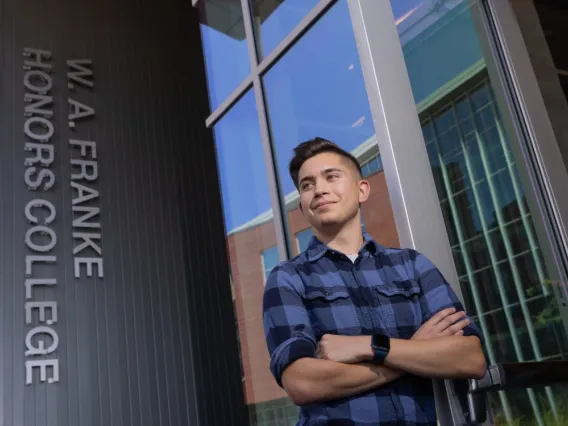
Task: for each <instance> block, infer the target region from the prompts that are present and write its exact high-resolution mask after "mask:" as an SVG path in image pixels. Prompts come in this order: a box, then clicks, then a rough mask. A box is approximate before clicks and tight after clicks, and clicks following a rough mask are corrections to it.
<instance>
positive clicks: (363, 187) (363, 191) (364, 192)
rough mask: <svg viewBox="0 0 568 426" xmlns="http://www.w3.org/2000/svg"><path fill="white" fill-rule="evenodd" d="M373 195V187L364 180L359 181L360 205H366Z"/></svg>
mask: <svg viewBox="0 0 568 426" xmlns="http://www.w3.org/2000/svg"><path fill="white" fill-rule="evenodd" d="M370 194H371V185H370V184H369V181H366V180H364V179H362V180H360V181H359V203H364V202H365V201H367V199H368V198H369V195H370Z"/></svg>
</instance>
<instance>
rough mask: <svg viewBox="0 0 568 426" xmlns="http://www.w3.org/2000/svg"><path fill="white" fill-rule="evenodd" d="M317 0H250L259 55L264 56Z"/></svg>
mask: <svg viewBox="0 0 568 426" xmlns="http://www.w3.org/2000/svg"><path fill="white" fill-rule="evenodd" d="M317 3H318V0H251V6H252V14H253V19H254V25H255V29H256V43H257V49H258V52H259V57H261V58H263V57H266V56H268V55H269V54H270V52H272V50H273V49H274V48H275V47H276V46H278V43H280V42H281V41H282V40H283V39H284V37H286V36H287V35H288V34H289V33H290V32H291V31H292V30H293V29H294V27H296V25H298V24H299V23H300V21H301V20H302V18H303V17H304V16H306V15H307V14H308V12H309V11H310V10H312V8H313V7H314V6H315V5H316V4H317Z"/></svg>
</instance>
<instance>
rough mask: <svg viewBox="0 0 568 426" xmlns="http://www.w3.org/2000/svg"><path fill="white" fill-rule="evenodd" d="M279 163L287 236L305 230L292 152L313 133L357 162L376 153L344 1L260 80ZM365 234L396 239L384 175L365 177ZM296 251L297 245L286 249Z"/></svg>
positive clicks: (395, 242) (392, 243) (390, 240)
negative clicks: (293, 175) (292, 173)
mask: <svg viewBox="0 0 568 426" xmlns="http://www.w3.org/2000/svg"><path fill="white" fill-rule="evenodd" d="M264 84H265V88H266V97H267V106H268V114H269V118H270V124H271V131H272V137H273V141H274V146H275V151H276V159H275V161H276V163H277V168H278V170H279V173H280V182H281V186H282V188H283V192H284V194H283V196H284V200H285V202H286V208H287V211H288V224H289V227H290V230H289V235H295V234H296V233H298V232H299V231H300V230H303V229H306V228H307V227H309V224H308V223H307V221H306V220H305V219H304V217H303V216H302V213H301V212H300V210H299V208H298V191H297V190H296V188H295V186H294V183H293V182H292V180H291V178H290V175H289V174H288V163H289V161H290V159H291V157H292V154H293V148H294V147H295V146H296V145H297V144H299V143H300V142H303V141H305V140H308V139H311V138H313V137H314V136H320V137H323V138H326V139H329V140H331V141H333V142H335V143H337V144H338V145H340V146H341V147H342V148H343V149H345V150H347V151H349V152H351V153H352V154H353V155H354V156H355V157H356V158H358V159H359V160H360V161H361V162H364V160H365V159H368V158H370V157H371V156H372V155H374V154H376V153H377V152H378V145H377V141H376V136H375V129H374V127H373V122H372V118H371V113H370V109H369V103H368V99H367V93H366V90H365V84H364V81H363V76H362V73H361V66H360V63H359V56H358V52H357V46H356V44H355V39H354V35H353V29H352V25H351V18H350V15H349V9H348V7H347V1H345V0H340V1H338V2H337V3H336V4H335V5H334V6H333V7H332V8H331V9H330V10H329V11H328V12H326V14H325V15H324V16H322V18H321V19H320V20H319V21H318V22H317V23H316V24H315V25H314V26H313V27H312V28H311V29H310V31H308V32H307V33H306V34H305V35H304V37H303V38H302V39H300V40H299V41H298V43H297V44H295V45H294V46H293V47H292V48H291V49H290V51H289V52H287V53H286V55H285V56H284V57H283V58H282V59H281V60H280V61H278V62H277V63H276V64H275V65H274V67H273V68H271V69H270V70H269V71H268V73H267V74H266V76H265V77H264ZM368 180H369V182H370V184H371V196H370V197H369V200H368V201H367V202H366V203H365V204H364V205H363V220H364V223H365V230H366V231H367V232H369V233H370V234H371V235H373V236H374V237H375V238H376V239H377V240H378V241H379V242H381V243H382V244H384V245H386V246H391V247H396V246H398V236H397V232H396V228H395V223H394V217H393V214H392V210H391V207H390V201H389V196H388V191H387V187H386V182H385V177H384V174H383V173H375V174H373V175H371V176H369V177H368ZM291 246H292V247H295V246H296V244H291Z"/></svg>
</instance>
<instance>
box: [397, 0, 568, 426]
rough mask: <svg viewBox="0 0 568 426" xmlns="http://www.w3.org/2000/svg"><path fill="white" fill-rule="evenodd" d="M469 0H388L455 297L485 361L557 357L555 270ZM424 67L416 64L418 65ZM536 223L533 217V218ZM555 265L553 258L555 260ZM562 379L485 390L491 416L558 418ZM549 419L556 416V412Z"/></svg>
mask: <svg viewBox="0 0 568 426" xmlns="http://www.w3.org/2000/svg"><path fill="white" fill-rule="evenodd" d="M482 6H483V5H482V3H481V1H466V0H462V1H456V0H454V1H449V0H448V1H433V0H432V1H430V0H404V1H401V0H391V7H392V10H393V13H394V18H395V20H396V24H397V29H398V33H399V38H400V42H401V45H402V50H403V54H404V59H405V62H406V66H407V70H408V75H409V78H410V83H411V87H412V92H413V95H414V100H415V103H416V107H417V112H418V116H419V119H420V122H421V126H422V131H423V135H424V140H425V143H426V148H427V152H428V156H429V160H430V165H431V167H432V173H433V175H434V180H435V183H436V188H437V192H438V198H439V202H440V205H441V207H442V211H443V215H444V220H445V223H446V227H447V230H448V236H449V239H450V245H451V247H452V252H453V256H454V261H455V264H456V268H457V271H458V275H459V283H460V286H461V289H462V292H463V297H464V302H465V306H466V308H467V310H468V311H469V313H470V314H471V315H472V316H473V318H475V320H476V321H477V323H478V324H479V325H480V326H481V328H482V330H483V332H484V334H485V337H486V345H485V350H486V355H487V357H488V360H489V362H490V363H491V364H495V363H498V362H519V361H532V360H537V361H540V360H554V359H566V358H567V356H568V343H567V330H566V327H565V324H564V323H563V321H562V318H561V315H560V310H559V302H560V300H559V298H558V297H557V296H558V291H559V290H560V287H562V284H561V282H560V281H558V277H559V276H560V277H562V276H563V275H564V272H565V271H563V270H559V269H558V266H557V265H556V263H555V256H554V255H552V253H554V251H555V250H556V247H555V246H554V243H551V241H550V240H549V238H548V237H547V234H546V232H538V231H537V230H545V229H548V217H547V216H543V215H542V213H541V211H540V210H539V209H538V208H536V207H537V206H538V205H539V202H538V201H539V200H540V199H541V198H540V194H539V193H535V192H534V189H533V188H532V187H526V185H525V184H524V183H523V182H526V180H525V181H522V180H521V178H520V173H525V174H527V173H528V170H527V169H526V168H525V164H524V163H522V162H518V155H515V152H514V150H513V149H512V148H513V147H514V146H513V145H512V143H519V142H520V143H523V142H524V141H522V140H521V141H519V138H518V135H519V134H518V133H513V132H512V128H513V127H511V125H510V124H511V123H513V121H514V120H513V115H512V113H511V112H510V111H508V110H507V108H506V107H505V108H504V107H503V105H502V104H499V103H498V102H497V100H496V99H497V95H496V91H498V90H504V88H503V87H501V86H500V85H499V84H500V83H499V81H493V80H492V78H490V73H489V71H488V64H493V63H491V62H490V61H492V60H493V59H492V55H491V54H490V53H489V52H490V50H489V49H488V46H489V44H490V43H489V41H488V40H487V38H486V36H485V35H484V34H485V33H484V31H483V25H481V18H480V17H482V14H483V10H484V9H483V8H482ZM425 70H427V72H425ZM535 225H536V226H535ZM560 269H562V268H560ZM567 390H568V387H565V386H559V387H557V388H544V389H534V390H533V389H529V390H520V391H508V392H502V393H500V394H498V395H495V396H493V397H492V401H491V404H492V408H493V411H494V414H495V416H496V424H531V425H532V424H537V425H548V424H551V425H552V424H564V423H566V422H567V421H568V412H567V411H566V406H565V402H564V401H565V400H566V395H567V394H566V391H567ZM557 422H560V423H557Z"/></svg>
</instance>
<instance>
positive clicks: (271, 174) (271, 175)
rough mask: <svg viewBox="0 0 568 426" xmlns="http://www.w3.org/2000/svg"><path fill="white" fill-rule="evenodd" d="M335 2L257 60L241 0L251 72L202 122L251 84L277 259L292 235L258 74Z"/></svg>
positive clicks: (288, 248)
mask: <svg viewBox="0 0 568 426" xmlns="http://www.w3.org/2000/svg"><path fill="white" fill-rule="evenodd" d="M335 3H337V0H320V1H319V3H318V4H317V5H316V6H314V7H313V8H312V10H310V12H308V14H307V15H306V16H304V17H303V18H302V20H301V21H300V22H299V23H298V24H297V25H296V27H295V28H294V29H293V30H292V31H291V32H290V33H289V34H288V35H287V36H286V37H284V39H283V40H282V41H281V42H280V43H279V44H278V45H277V46H276V47H275V48H274V50H273V51H272V52H270V54H268V55H267V56H266V57H264V58H262V60H261V58H260V55H259V52H258V49H257V37H258V35H257V34H255V31H254V17H253V15H252V10H251V4H250V0H241V8H242V12H243V24H244V27H245V34H246V41H247V47H248V54H249V60H250V69H251V72H250V74H249V75H248V76H247V77H246V78H245V79H244V80H243V81H242V82H241V83H240V84H239V86H238V87H237V88H236V89H235V90H233V92H232V93H231V94H230V95H229V96H228V97H227V98H226V99H225V100H224V101H223V102H222V103H221V104H220V105H219V106H218V107H217V108H216V109H215V110H214V111H212V112H211V114H210V115H209V116H208V117H207V119H206V120H205V125H206V126H207V127H208V128H209V127H213V126H214V125H215V124H216V123H217V122H218V121H219V120H220V119H221V118H223V116H224V115H225V114H226V113H227V112H228V111H229V110H230V109H231V108H232V107H233V105H235V104H236V103H237V102H238V101H239V99H241V98H242V97H243V96H244V95H245V93H247V92H248V90H250V89H251V88H252V89H253V90H254V96H255V100H256V107H257V112H258V120H259V124H260V134H261V141H262V148H263V152H264V160H265V164H266V169H267V178H268V186H269V190H270V198H271V207H272V211H273V224H274V228H275V233H276V241H277V245H278V252H279V254H280V258H281V259H289V258H291V257H293V247H294V246H293V244H294V238H292V236H291V235H289V234H290V231H289V227H288V226H287V222H288V215H287V212H286V209H285V203H284V199H283V198H282V194H281V193H280V181H279V177H278V176H279V175H278V170H277V167H276V162H275V161H274V149H273V142H272V136H271V133H270V125H269V117H268V112H267V109H266V97H265V94H264V86H263V83H262V77H263V75H264V74H265V73H266V72H268V70H270V68H271V67H272V66H273V65H274V64H276V62H278V60H279V59H280V58H282V57H283V56H284V54H285V53H286V52H287V51H288V50H290V48H292V47H293V46H294V44H296V42H297V41H298V40H300V39H301V37H302V36H303V35H304V34H305V33H306V32H307V31H308V30H309V29H310V28H311V27H312V26H313V25H314V24H315V23H316V22H317V21H318V20H319V19H320V18H321V17H322V16H323V15H324V14H325V13H326V12H327V11H328V10H329V9H330V8H331V7H332V6H333V5H334V4H335ZM192 5H193V6H194V7H197V6H198V5H199V0H192Z"/></svg>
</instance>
